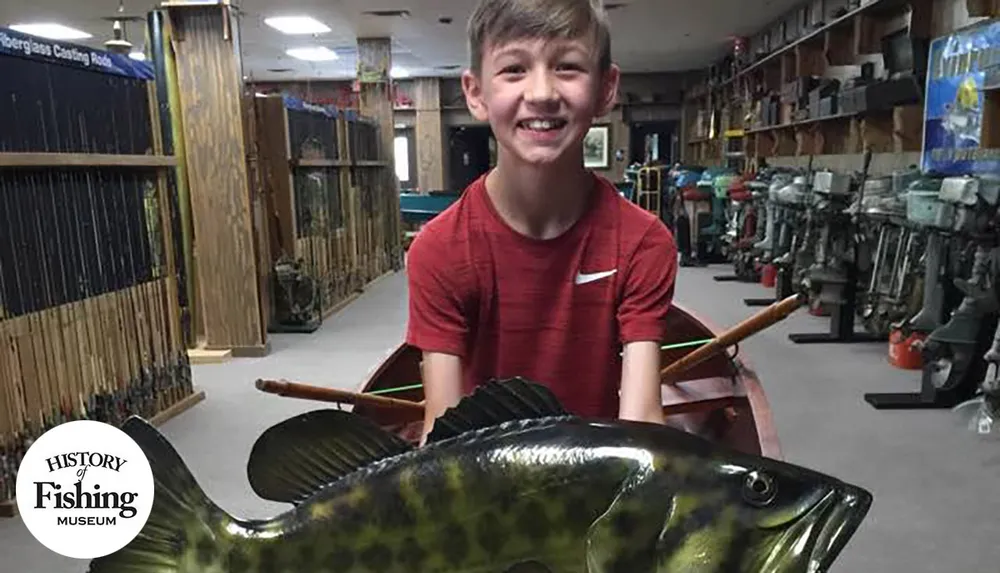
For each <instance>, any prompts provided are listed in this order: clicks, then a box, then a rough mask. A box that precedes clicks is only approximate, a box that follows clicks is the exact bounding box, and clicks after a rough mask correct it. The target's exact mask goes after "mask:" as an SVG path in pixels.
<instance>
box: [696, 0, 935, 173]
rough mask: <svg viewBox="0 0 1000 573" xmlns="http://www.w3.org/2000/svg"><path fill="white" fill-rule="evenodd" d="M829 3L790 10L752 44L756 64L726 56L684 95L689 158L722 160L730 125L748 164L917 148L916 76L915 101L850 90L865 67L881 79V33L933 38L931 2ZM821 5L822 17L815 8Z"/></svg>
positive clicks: (920, 107)
mask: <svg viewBox="0 0 1000 573" xmlns="http://www.w3.org/2000/svg"><path fill="white" fill-rule="evenodd" d="M830 4H831V2H829V1H827V2H826V3H819V4H813V5H807V6H804V7H802V8H800V9H799V10H800V11H797V12H793V13H792V14H791V15H790V17H789V19H786V20H784V21H783V22H779V23H777V25H776V27H771V28H769V29H768V30H766V31H765V32H764V33H762V34H761V35H759V36H758V37H756V38H754V39H753V40H752V41H751V52H756V53H757V54H758V57H757V58H756V60H755V61H753V62H751V63H746V64H743V65H742V66H740V65H738V64H737V63H734V62H733V60H732V59H731V58H729V59H727V60H726V61H725V62H723V63H722V64H719V65H717V66H715V67H713V68H712V69H710V70H708V71H707V72H706V73H705V74H704V78H703V80H702V81H701V82H700V83H699V85H697V86H696V87H695V88H694V89H691V90H689V91H688V94H687V97H686V102H685V104H686V107H687V109H686V114H685V115H686V116H687V117H688V118H689V120H690V123H689V125H688V131H687V132H688V134H690V137H689V138H688V141H687V142H686V148H687V149H686V150H685V151H686V161H689V162H695V163H701V164H709V165H721V164H723V162H724V160H725V159H726V158H727V154H726V151H725V150H724V148H723V146H724V138H723V137H721V134H722V133H724V132H725V131H726V130H744V132H745V136H744V139H745V141H744V151H745V153H746V156H747V158H748V160H749V162H750V163H754V162H756V161H758V160H759V159H762V158H763V159H766V158H771V157H790V156H807V155H824V154H853V153H860V152H861V151H862V150H863V149H865V148H866V147H867V148H871V149H872V151H873V152H874V153H886V152H892V153H899V152H908V151H919V150H920V148H921V138H922V112H923V104H922V98H921V96H920V94H921V93H922V91H923V85H922V79H918V80H917V82H919V83H920V85H919V86H918V88H919V89H918V90H916V94H915V95H916V99H910V100H905V103H904V104H903V105H884V106H879V105H872V103H873V102H871V101H870V100H871V98H870V96H869V98H868V101H864V102H860V101H859V99H860V98H857V97H855V96H852V95H850V94H851V93H852V91H851V90H850V88H849V87H848V86H849V85H850V84H852V83H854V82H858V83H859V84H860V83H861V81H859V80H857V78H858V76H862V75H863V73H859V70H863V69H864V68H865V67H868V68H869V69H870V70H872V74H871V76H870V77H868V78H867V81H869V82H870V81H874V80H878V79H880V76H881V75H882V74H881V73H879V72H878V71H875V70H878V69H879V68H880V67H881V65H882V53H883V46H882V38H883V37H884V36H887V35H888V34H891V33H893V32H896V31H898V30H908V31H909V35H910V37H911V38H917V39H924V40H927V39H929V37H930V35H931V18H932V15H933V0H911V1H906V0H870V1H868V2H865V3H862V4H860V5H853V4H852V3H851V2H849V1H846V0H841V4H842V5H841V6H839V8H838V7H836V6H832V5H830ZM822 7H826V8H827V12H826V13H825V14H821V13H819V12H818V11H819V9H820V8H822ZM782 24H783V25H782ZM782 32H783V33H782ZM917 45H918V48H919V42H918V44H917ZM925 56H926V53H924V57H925ZM917 57H918V58H919V57H920V55H919V52H918V55H917ZM866 64H867V66H866ZM827 82H831V83H829V84H827ZM825 84H827V85H825ZM817 88H822V89H817ZM813 91H815V93H814V94H811V93H810V92H813ZM831 96H832V97H831ZM804 100H805V101H808V103H807V104H806V105H803V102H804Z"/></svg>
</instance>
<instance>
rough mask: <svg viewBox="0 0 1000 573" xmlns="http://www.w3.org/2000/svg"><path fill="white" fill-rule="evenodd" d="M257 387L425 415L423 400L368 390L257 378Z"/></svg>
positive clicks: (293, 394) (291, 395)
mask: <svg viewBox="0 0 1000 573" xmlns="http://www.w3.org/2000/svg"><path fill="white" fill-rule="evenodd" d="M256 386H257V389H258V390H260V391H262V392H267V393H269V394H277V395H278V396H287V397H291V398H301V399H303V400H318V401H320V402H340V403H344V404H351V405H353V406H368V407H371V408H385V409H389V410H403V411H410V412H413V413H414V414H419V415H420V416H423V415H424V403H423V401H420V402H414V401H412V400H399V399H397V398H388V397H386V396H380V395H377V394H371V393H368V392H350V391H348V390H340V389H337V388H327V387H325V386H313V385H311V384H300V383H298V382H289V381H287V380H263V379H260V380H257V382H256Z"/></svg>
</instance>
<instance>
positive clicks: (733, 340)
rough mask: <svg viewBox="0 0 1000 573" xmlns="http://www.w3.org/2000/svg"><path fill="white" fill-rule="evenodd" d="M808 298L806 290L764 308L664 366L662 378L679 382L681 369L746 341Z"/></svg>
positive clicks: (792, 310)
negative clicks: (805, 293)
mask: <svg viewBox="0 0 1000 573" xmlns="http://www.w3.org/2000/svg"><path fill="white" fill-rule="evenodd" d="M807 300H808V299H807V298H806V296H805V295H804V294H794V295H792V296H790V297H788V298H786V299H784V300H781V301H778V302H776V303H774V304H772V305H771V306H769V307H767V308H764V309H762V310H761V311H760V312H757V313H755V314H754V315H753V316H750V317H749V318H747V319H745V320H743V321H742V322H740V323H739V324H737V325H736V326H734V327H732V328H730V329H729V330H726V331H725V332H723V333H721V334H719V335H718V336H716V337H715V338H713V339H712V340H711V341H709V342H708V343H707V344H705V345H703V346H701V347H699V348H697V349H696V350H694V351H692V352H691V353H690V354H685V355H684V356H682V357H681V358H680V359H678V360H676V361H674V362H672V363H670V364H668V365H667V366H666V367H664V368H663V369H662V370H660V381H661V382H662V383H663V384H669V385H671V386H673V385H676V384H677V382H676V380H677V377H678V375H680V374H681V373H683V372H686V371H688V370H690V369H691V368H694V367H695V366H697V365H699V364H701V363H702V362H704V361H706V360H708V359H709V358H711V357H713V356H715V355H716V354H717V353H719V352H724V351H725V350H726V349H727V348H729V347H730V346H732V345H734V344H737V343H739V342H742V341H743V340H746V339H747V338H749V337H750V336H753V335H754V334H757V333H758V332H760V331H762V330H764V329H765V328H768V327H770V326H772V325H774V324H775V323H777V322H780V321H782V320H784V319H785V318H787V317H788V315H790V314H792V313H793V312H795V311H796V310H797V309H798V308H799V307H800V306H802V305H803V304H805V303H806V301H807Z"/></svg>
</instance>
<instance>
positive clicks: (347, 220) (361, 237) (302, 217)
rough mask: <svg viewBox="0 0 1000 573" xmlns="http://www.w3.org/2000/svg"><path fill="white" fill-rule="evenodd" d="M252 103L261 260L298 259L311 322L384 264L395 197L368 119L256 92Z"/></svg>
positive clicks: (388, 261)
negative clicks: (266, 254)
mask: <svg viewBox="0 0 1000 573" xmlns="http://www.w3.org/2000/svg"><path fill="white" fill-rule="evenodd" d="M254 106H255V109H256V112H255V113H256V116H255V117H256V120H255V121H256V122H257V126H256V129H255V132H256V133H257V134H258V149H259V150H260V171H261V181H262V185H263V187H264V190H263V193H264V195H265V198H266V199H265V201H266V203H267V205H268V209H267V211H268V212H269V213H273V214H274V215H273V216H272V217H271V218H269V219H268V221H267V222H266V234H267V236H268V244H269V249H270V264H271V265H272V267H273V266H274V265H276V264H278V263H279V261H295V262H298V263H300V264H301V268H302V270H303V272H304V273H305V274H306V275H307V276H308V277H309V278H310V279H311V280H312V281H313V283H314V285H315V289H316V292H315V296H316V297H317V301H318V304H317V305H316V313H317V315H318V316H316V317H315V319H314V321H315V323H318V322H319V321H321V320H322V319H324V318H326V317H328V316H329V315H331V314H332V313H334V312H336V311H337V310H338V309H340V308H342V307H343V306H344V305H345V304H347V303H348V302H349V301H351V300H353V299H354V298H355V297H356V296H357V293H359V292H360V291H361V290H363V289H364V288H365V287H366V286H367V285H368V284H369V283H371V282H372V281H373V280H375V279H376V278H378V277H380V276H382V275H384V274H385V273H387V272H389V271H390V270H391V269H392V268H393V263H392V260H393V257H394V256H396V255H395V253H394V251H395V248H394V245H397V244H398V242H399V241H398V240H397V241H395V242H394V241H393V240H392V239H393V235H392V233H393V230H394V229H398V224H397V223H394V222H393V220H392V219H393V210H392V203H391V202H392V201H393V200H395V201H397V202H398V201H399V198H398V193H396V192H395V187H394V185H392V180H391V175H392V174H391V172H390V171H389V168H390V165H389V162H388V161H385V160H384V159H381V157H382V156H383V153H382V150H381V146H380V145H379V144H378V125H377V124H375V123H374V122H373V121H371V120H369V119H367V118H364V117H360V116H359V115H358V114H357V112H356V111H354V110H339V109H337V108H335V107H333V106H320V105H316V104H311V103H308V102H305V101H302V100H300V99H297V98H294V97H291V96H288V95H279V94H272V95H266V96H258V97H256V98H255V102H254ZM273 272H274V271H273V269H272V273H273ZM272 293H273V295H272V298H273V297H278V296H282V291H281V289H272ZM276 302H277V300H276V299H274V298H273V300H272V302H271V307H272V309H274V308H275V305H276ZM314 326H315V324H314ZM276 327H277V325H276V324H274V315H273V312H272V324H271V328H276Z"/></svg>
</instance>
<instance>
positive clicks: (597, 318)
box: [406, 175, 677, 418]
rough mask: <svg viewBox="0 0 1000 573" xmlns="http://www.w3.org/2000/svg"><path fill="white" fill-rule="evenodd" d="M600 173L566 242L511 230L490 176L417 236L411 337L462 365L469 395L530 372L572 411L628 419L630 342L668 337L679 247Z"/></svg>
mask: <svg viewBox="0 0 1000 573" xmlns="http://www.w3.org/2000/svg"><path fill="white" fill-rule="evenodd" d="M595 177H596V178H597V180H598V185H597V186H596V187H595V190H596V191H597V192H596V193H595V196H594V197H593V201H591V203H590V208H589V209H588V210H587V212H586V213H585V214H584V215H583V216H582V217H581V218H580V220H579V221H577V223H576V224H575V225H574V226H573V227H572V228H571V229H570V230H568V231H567V232H565V233H563V234H562V235H561V236H559V237H557V238H554V239H549V240H537V239H532V238H529V237H526V236H524V235H522V234H520V233H518V232H516V231H514V230H513V229H511V228H510V227H509V226H508V225H507V224H506V223H505V222H504V221H503V220H502V219H501V218H500V216H499V214H498V213H497V211H496V210H495V208H494V207H493V203H492V201H491V200H490V198H489V196H488V195H487V194H486V185H485V176H482V177H480V178H479V179H477V180H476V181H474V182H473V183H472V184H471V185H469V187H468V189H466V192H465V193H464V194H463V195H462V197H461V198H460V199H459V200H458V201H456V202H455V203H454V204H453V205H451V206H450V207H449V208H448V209H446V210H445V211H443V212H442V213H441V214H439V215H438V216H437V217H435V218H434V219H433V220H431V221H430V222H428V223H427V224H426V225H424V227H423V228H422V229H421V230H420V232H419V233H418V234H417V236H416V237H415V238H414V240H413V243H412V244H411V246H410V249H409V252H408V254H407V263H406V266H407V274H408V280H409V324H408V328H407V337H406V341H407V343H409V344H410V345H412V346H415V347H417V348H420V349H421V350H423V351H436V352H443V353H447V354H453V355H457V356H460V357H462V361H463V368H464V373H463V377H464V382H465V387H464V391H465V392H466V393H468V392H471V391H472V390H473V389H474V388H475V386H476V385H477V384H481V383H483V382H486V381H488V380H489V379H491V378H509V377H514V376H523V377H524V378H526V379H529V380H532V381H534V382H538V383H541V384H545V385H546V386H548V387H550V388H551V389H552V391H553V393H554V394H555V395H556V396H557V397H558V398H559V399H560V400H561V401H562V403H563V405H564V406H565V407H566V408H567V409H568V410H569V411H571V412H573V413H576V414H578V415H582V416H593V417H599V418H617V417H618V389H619V384H620V381H621V357H620V355H619V354H620V352H621V345H622V344H624V343H626V342H631V341H640V340H654V341H660V340H662V339H663V337H664V334H665V324H666V320H665V319H666V316H667V311H668V309H669V307H670V304H671V301H672V299H673V292H674V279H675V277H676V274H677V246H676V243H675V242H674V238H673V235H672V234H671V233H670V231H669V230H668V229H667V227H666V226H665V225H664V224H663V223H662V222H661V221H660V220H659V219H657V218H656V217H655V216H654V215H652V214H651V213H649V212H648V211H645V210H643V209H641V208H639V207H638V206H636V205H635V204H633V203H630V202H629V201H627V200H626V199H625V198H624V197H622V196H621V195H619V193H618V191H617V189H615V187H614V186H613V185H612V184H611V183H610V182H608V181H607V180H606V179H604V178H602V177H600V176H597V175H595Z"/></svg>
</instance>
